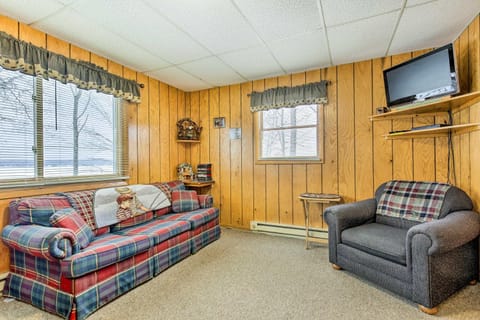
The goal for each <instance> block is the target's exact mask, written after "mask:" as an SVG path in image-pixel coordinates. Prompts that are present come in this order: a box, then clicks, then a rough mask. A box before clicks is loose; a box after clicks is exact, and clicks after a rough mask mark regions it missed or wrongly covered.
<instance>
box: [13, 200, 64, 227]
mask: <svg viewBox="0 0 480 320" xmlns="http://www.w3.org/2000/svg"><path fill="white" fill-rule="evenodd" d="M65 208H71V206H70V203H69V202H68V200H67V199H66V198H65V197H63V196H41V197H31V198H22V199H17V200H14V201H12V202H11V203H10V206H9V210H10V224H13V225H17V224H38V225H42V226H46V227H49V226H50V221H49V219H50V216H51V215H52V214H54V213H55V212H56V211H58V210H61V209H65Z"/></svg>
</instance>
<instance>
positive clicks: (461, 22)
mask: <svg viewBox="0 0 480 320" xmlns="http://www.w3.org/2000/svg"><path fill="white" fill-rule="evenodd" d="M479 11H480V1H471V0H457V1H449V0H439V1H435V2H429V3H425V4H424V5H420V6H415V7H412V8H406V9H405V11H404V13H403V16H402V19H401V20H400V23H399V25H398V28H397V31H396V33H395V35H394V38H393V41H392V44H391V46H390V51H389V54H396V53H401V52H407V51H413V50H419V49H424V48H432V47H439V46H442V45H444V44H447V43H449V42H452V41H453V40H455V39H456V38H457V37H458V36H459V34H460V32H462V30H463V29H464V28H465V26H466V25H468V23H469V22H470V21H472V19H473V18H474V17H475V16H477V15H478V12H479Z"/></svg>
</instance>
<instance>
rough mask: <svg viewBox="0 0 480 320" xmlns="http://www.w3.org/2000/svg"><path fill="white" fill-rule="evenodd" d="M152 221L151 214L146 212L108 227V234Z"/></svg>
mask: <svg viewBox="0 0 480 320" xmlns="http://www.w3.org/2000/svg"><path fill="white" fill-rule="evenodd" d="M152 219H153V212H152V211H148V212H145V213H144V214H141V215H138V216H134V217H131V218H128V219H125V220H122V221H120V222H119V223H116V224H114V225H113V226H111V227H110V232H115V231H118V230H122V229H125V228H128V227H133V226H136V225H139V224H142V223H145V222H147V221H150V220H152Z"/></svg>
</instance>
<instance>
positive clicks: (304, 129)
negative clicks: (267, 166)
mask: <svg viewBox="0 0 480 320" xmlns="http://www.w3.org/2000/svg"><path fill="white" fill-rule="evenodd" d="M317 110H318V107H317V105H302V106H297V107H295V108H281V109H272V110H268V111H263V112H262V130H261V132H262V158H264V159H267V158H296V157H316V156H318V150H317V149H318V148H317V145H318V144H317V125H318V121H317V119H318V117H317Z"/></svg>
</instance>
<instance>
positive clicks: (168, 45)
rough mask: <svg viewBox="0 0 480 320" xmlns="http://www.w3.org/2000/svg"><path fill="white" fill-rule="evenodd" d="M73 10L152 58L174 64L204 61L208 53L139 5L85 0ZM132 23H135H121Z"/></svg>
mask: <svg viewBox="0 0 480 320" xmlns="http://www.w3.org/2000/svg"><path fill="white" fill-rule="evenodd" d="M73 8H74V9H75V10H76V11H78V12H79V13H80V14H82V15H84V16H86V17H88V18H89V19H92V20H93V21H95V22H97V23H98V24H100V25H102V26H104V27H105V28H106V29H108V30H110V31H111V32H113V33H116V34H118V35H120V36H121V37H122V38H125V39H130V41H131V42H132V43H135V44H136V45H138V46H139V47H141V48H143V49H145V50H146V51H148V52H150V53H151V54H153V55H155V56H159V57H161V58H163V59H164V60H166V61H168V62H170V63H172V64H178V63H183V62H187V61H192V60H196V59H199V58H202V57H206V56H208V55H210V54H209V52H208V51H207V50H206V49H205V48H203V47H202V46H201V45H199V44H198V43H197V42H196V41H195V40H193V39H191V38H190V37H189V36H188V35H186V34H185V33H184V32H182V31H180V30H179V29H178V28H177V27H176V26H174V25H173V24H172V23H170V22H169V21H167V20H166V19H165V18H163V17H162V16H161V15H160V14H158V13H156V12H155V10H152V8H151V7H149V6H148V5H146V4H145V3H143V2H141V1H135V2H134V1H131V0H107V1H102V2H99V1H97V0H85V1H81V2H77V3H75V4H74V5H73ZM125 21H134V22H135V23H125Z"/></svg>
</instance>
